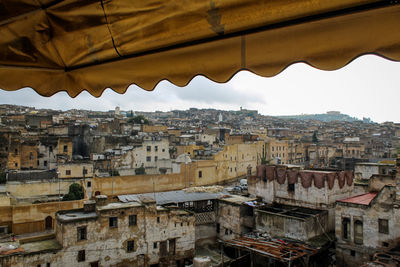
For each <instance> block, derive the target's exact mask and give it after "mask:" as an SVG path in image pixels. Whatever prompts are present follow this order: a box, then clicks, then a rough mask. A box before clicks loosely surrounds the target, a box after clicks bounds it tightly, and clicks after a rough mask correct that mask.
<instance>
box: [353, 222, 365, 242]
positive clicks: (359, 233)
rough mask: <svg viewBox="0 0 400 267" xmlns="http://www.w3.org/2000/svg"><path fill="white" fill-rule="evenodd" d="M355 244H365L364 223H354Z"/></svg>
mask: <svg viewBox="0 0 400 267" xmlns="http://www.w3.org/2000/svg"><path fill="white" fill-rule="evenodd" d="M354 243H356V244H362V243H363V223H362V221H359V220H357V221H355V222H354Z"/></svg>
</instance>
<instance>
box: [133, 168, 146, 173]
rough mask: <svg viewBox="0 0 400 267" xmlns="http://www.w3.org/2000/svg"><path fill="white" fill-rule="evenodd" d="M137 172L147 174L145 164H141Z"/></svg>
mask: <svg viewBox="0 0 400 267" xmlns="http://www.w3.org/2000/svg"><path fill="white" fill-rule="evenodd" d="M135 173H136V175H141V174H146V169H145V168H144V167H143V166H141V167H139V168H137V169H135Z"/></svg>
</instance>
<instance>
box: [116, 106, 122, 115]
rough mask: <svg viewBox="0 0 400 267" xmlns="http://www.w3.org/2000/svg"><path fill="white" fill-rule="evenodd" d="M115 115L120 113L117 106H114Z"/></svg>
mask: <svg viewBox="0 0 400 267" xmlns="http://www.w3.org/2000/svg"><path fill="white" fill-rule="evenodd" d="M115 115H121V110H120V108H119V107H115Z"/></svg>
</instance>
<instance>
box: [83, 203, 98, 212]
mask: <svg viewBox="0 0 400 267" xmlns="http://www.w3.org/2000/svg"><path fill="white" fill-rule="evenodd" d="M95 209H96V201H94V200H87V201H85V202H83V211H84V212H85V213H89V212H93V211H95Z"/></svg>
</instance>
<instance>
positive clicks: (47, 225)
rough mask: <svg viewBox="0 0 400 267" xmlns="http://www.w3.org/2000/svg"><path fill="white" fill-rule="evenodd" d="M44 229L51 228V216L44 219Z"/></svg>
mask: <svg viewBox="0 0 400 267" xmlns="http://www.w3.org/2000/svg"><path fill="white" fill-rule="evenodd" d="M44 222H45V226H46V230H48V229H53V218H51V216H47V217H46V219H45V220H44Z"/></svg>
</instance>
